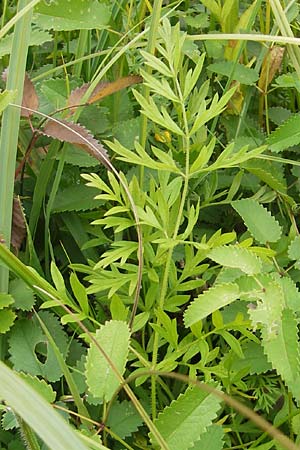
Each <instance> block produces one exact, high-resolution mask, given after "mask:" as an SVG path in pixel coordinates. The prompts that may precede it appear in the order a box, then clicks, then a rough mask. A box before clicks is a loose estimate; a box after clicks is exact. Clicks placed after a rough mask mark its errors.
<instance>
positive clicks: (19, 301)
mask: <svg viewBox="0 0 300 450" xmlns="http://www.w3.org/2000/svg"><path fill="white" fill-rule="evenodd" d="M9 293H10V294H11V295H12V296H13V298H14V301H15V303H14V307H15V308H17V309H22V310H23V311H30V310H31V309H32V307H33V305H34V304H35V300H36V299H35V296H34V293H33V291H32V290H31V289H30V287H29V286H28V285H27V284H26V283H25V282H24V281H23V280H21V279H17V278H16V279H14V280H12V281H11V282H10V283H9Z"/></svg>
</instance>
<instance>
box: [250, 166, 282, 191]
mask: <svg viewBox="0 0 300 450" xmlns="http://www.w3.org/2000/svg"><path fill="white" fill-rule="evenodd" d="M242 167H243V168H245V169H247V170H248V172H250V173H253V174H254V175H256V176H257V177H258V178H259V179H261V180H262V181H264V182H265V183H266V184H267V185H268V186H270V187H271V188H272V189H274V190H275V191H278V192H282V193H284V194H286V191H287V185H286V179H285V177H284V174H283V167H282V165H279V164H276V163H274V162H273V161H272V162H271V161H261V160H255V159H252V160H250V161H247V162H246V163H244V164H242Z"/></svg>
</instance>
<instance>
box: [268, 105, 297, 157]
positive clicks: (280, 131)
mask: <svg viewBox="0 0 300 450" xmlns="http://www.w3.org/2000/svg"><path fill="white" fill-rule="evenodd" d="M299 142H300V115H299V114H294V115H292V116H291V117H289V118H288V120H287V121H286V122H284V123H283V124H282V125H280V126H279V127H278V128H276V130H275V131H273V133H271V134H270V135H269V137H268V138H267V140H266V143H267V144H268V146H269V149H270V150H271V151H272V152H275V153H278V152H281V151H282V150H286V149H287V148H289V147H292V146H293V145H297V144H299Z"/></svg>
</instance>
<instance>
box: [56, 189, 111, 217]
mask: <svg viewBox="0 0 300 450" xmlns="http://www.w3.org/2000/svg"><path fill="white" fill-rule="evenodd" d="M96 195H99V190H98V189H95V188H91V187H87V186H86V185H85V184H77V185H74V186H70V187H68V188H66V189H64V190H63V191H59V192H58V194H57V195H56V197H55V200H54V203H53V209H52V212H53V213H59V212H64V211H86V210H90V209H96V208H98V207H99V206H100V205H103V203H104V202H103V200H98V199H95V196H96Z"/></svg>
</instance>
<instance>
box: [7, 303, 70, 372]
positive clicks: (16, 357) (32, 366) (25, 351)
mask: <svg viewBox="0 0 300 450" xmlns="http://www.w3.org/2000/svg"><path fill="white" fill-rule="evenodd" d="M0 313H1V311H0ZM39 317H40V318H41V319H42V320H43V322H45V323H46V326H47V328H48V329H49V330H51V334H52V336H53V338H54V339H55V342H56V344H57V346H58V348H59V350H60V351H61V353H62V355H63V356H64V357H66V354H67V349H68V343H67V336H66V335H65V333H64V332H63V330H62V327H61V325H60V323H59V322H58V319H57V318H56V317H54V316H53V315H52V314H50V313H48V312H45V311H43V312H40V313H39ZM9 352H10V354H11V361H12V363H13V366H14V368H15V369H16V370H18V371H24V372H28V373H29V374H31V375H41V376H43V377H44V378H46V379H47V380H49V381H57V380H59V379H60V377H61V376H62V371H61V368H60V366H59V364H58V362H57V359H56V356H55V353H54V351H53V349H52V347H51V345H50V343H49V342H48V339H47V338H46V336H45V335H44V333H43V332H42V330H41V328H40V326H39V324H38V323H37V319H36V318H34V319H31V320H28V319H21V320H19V321H18V322H17V323H16V324H15V326H14V328H13V329H12V330H11V332H10V337H9ZM38 355H39V357H40V358H41V357H42V361H41V360H40V359H38Z"/></svg>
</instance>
